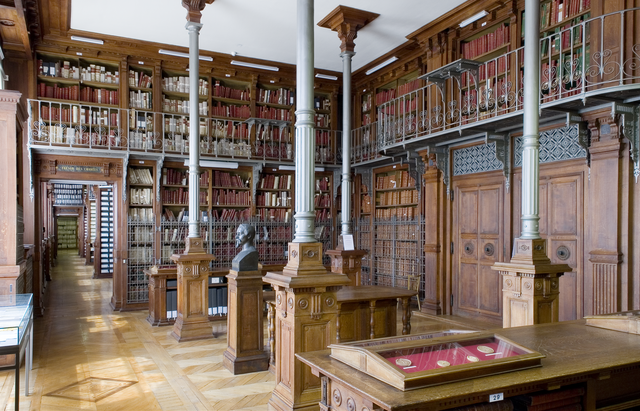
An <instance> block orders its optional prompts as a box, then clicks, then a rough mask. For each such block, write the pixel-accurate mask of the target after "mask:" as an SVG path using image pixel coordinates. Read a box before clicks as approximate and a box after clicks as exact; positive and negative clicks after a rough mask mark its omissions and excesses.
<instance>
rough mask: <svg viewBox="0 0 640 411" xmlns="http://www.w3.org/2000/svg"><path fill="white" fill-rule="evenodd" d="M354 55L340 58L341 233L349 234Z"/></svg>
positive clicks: (344, 54)
mask: <svg viewBox="0 0 640 411" xmlns="http://www.w3.org/2000/svg"><path fill="white" fill-rule="evenodd" d="M355 54H356V53H355V52H353V51H343V52H342V53H340V56H341V57H342V204H341V208H342V232H341V235H347V234H351V58H352V57H353V56H354V55H355Z"/></svg>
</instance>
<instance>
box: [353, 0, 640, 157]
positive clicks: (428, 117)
mask: <svg viewBox="0 0 640 411" xmlns="http://www.w3.org/2000/svg"><path fill="white" fill-rule="evenodd" d="M639 16H640V8H634V9H627V10H622V11H618V12H614V13H609V14H606V15H603V16H598V17H594V18H591V19H587V20H585V21H582V22H580V23H579V24H575V25H572V26H569V25H566V26H564V27H560V28H558V29H557V31H553V32H551V31H550V32H549V33H548V34H549V35H547V36H545V37H542V38H541V39H540V50H541V63H540V67H541V70H540V89H539V93H540V94H539V96H540V106H541V110H545V109H555V110H559V111H566V112H569V111H574V110H579V109H581V108H583V107H585V106H588V105H598V104H603V103H605V102H606V100H607V99H606V98H600V99H599V98H598V96H603V95H605V94H611V93H616V96H615V98H616V100H617V101H626V100H627V99H630V98H633V97H634V94H637V90H635V91H634V89H637V88H638V87H640V81H638V79H640V44H638V43H636V42H635V41H636V40H637V39H636V38H633V37H632V38H630V37H629V36H633V34H629V33H631V32H630V31H629V28H630V27H631V26H632V25H633V27H636V26H637V21H638V18H639ZM605 27H606V29H605ZM627 32H629V33H627ZM625 34H626V37H625ZM454 64H455V63H454ZM475 67H477V70H467V71H464V72H462V73H460V74H458V75H452V76H450V77H448V78H444V79H442V77H441V78H440V79H439V80H434V82H429V83H428V84H426V85H425V86H424V87H422V88H419V89H417V90H415V91H412V92H410V93H407V94H404V95H402V96H400V97H397V98H395V99H393V100H390V101H388V102H386V103H384V104H380V105H379V106H378V107H377V120H378V121H377V123H373V124H370V125H367V126H364V127H361V128H359V129H356V130H354V131H353V132H352V135H351V141H352V144H353V156H352V162H353V163H363V162H367V161H369V160H372V159H375V158H376V157H377V156H379V154H378V153H387V154H389V153H394V152H401V151H403V150H407V149H411V148H417V147H422V146H425V145H427V144H426V142H425V140H428V139H432V138H434V137H439V138H438V139H437V141H436V140H433V141H434V142H441V141H446V140H447V139H448V138H449V137H450V136H451V135H453V134H454V133H455V134H458V133H459V134H461V135H462V134H463V132H464V131H466V132H467V134H471V133H472V130H471V129H474V128H475V132H476V134H477V130H478V129H479V128H480V129H481V126H482V125H483V124H485V125H487V126H488V124H489V123H495V122H496V121H500V120H505V119H509V118H512V117H515V116H520V115H521V114H522V108H523V107H522V101H523V94H524V88H523V86H524V84H523V73H524V70H525V68H524V47H521V48H518V49H516V50H513V51H508V52H506V53H504V54H502V55H500V56H497V57H494V58H491V59H489V60H488V61H484V62H479V63H477V64H475ZM424 77H428V75H427V76H424ZM549 111H551V110H549ZM556 114H557V112H556ZM514 124H517V123H514V122H512V123H511V124H510V125H511V126H513V125H514ZM485 128H487V129H489V127H485ZM374 130H375V132H376V138H375V139H373V138H372V135H373V132H374Z"/></svg>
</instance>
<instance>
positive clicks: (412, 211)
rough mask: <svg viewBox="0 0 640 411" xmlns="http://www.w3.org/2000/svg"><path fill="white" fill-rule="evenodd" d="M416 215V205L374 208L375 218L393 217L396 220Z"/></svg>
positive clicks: (410, 218)
mask: <svg viewBox="0 0 640 411" xmlns="http://www.w3.org/2000/svg"><path fill="white" fill-rule="evenodd" d="M417 215H418V210H417V208H416V207H398V208H384V209H377V210H376V220H391V219H392V218H393V217H395V218H396V219H398V220H412V219H413V218H414V217H415V216H417Z"/></svg>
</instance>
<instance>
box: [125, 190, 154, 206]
mask: <svg viewBox="0 0 640 411" xmlns="http://www.w3.org/2000/svg"><path fill="white" fill-rule="evenodd" d="M129 204H133V205H148V206H152V205H153V190H152V189H151V188H132V189H130V190H129Z"/></svg>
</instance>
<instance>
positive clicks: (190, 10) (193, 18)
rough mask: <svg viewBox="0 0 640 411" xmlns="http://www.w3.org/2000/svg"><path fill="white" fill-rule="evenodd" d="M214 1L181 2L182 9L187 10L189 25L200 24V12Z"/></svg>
mask: <svg viewBox="0 0 640 411" xmlns="http://www.w3.org/2000/svg"><path fill="white" fill-rule="evenodd" d="M213 2H214V0H182V7H184V8H185V9H187V21H189V22H191V23H200V19H201V18H202V10H204V7H205V6H206V5H207V4H211V3H213Z"/></svg>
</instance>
